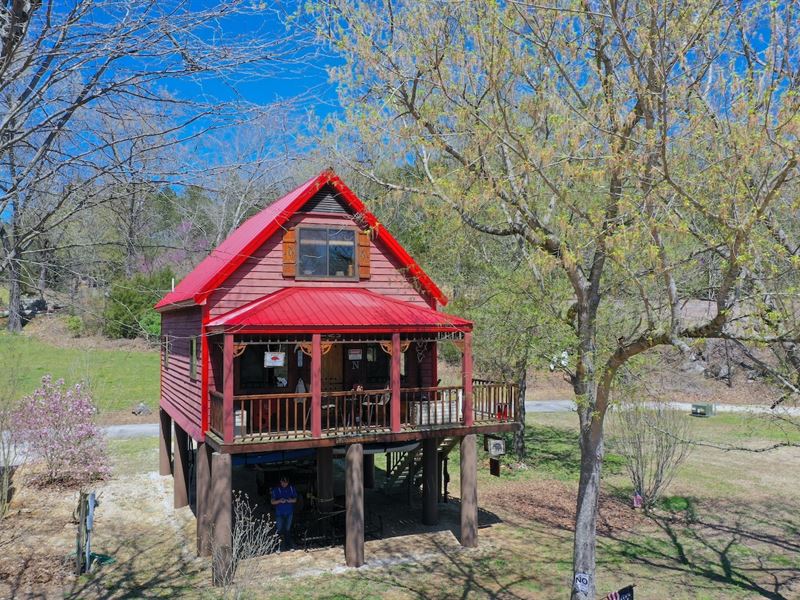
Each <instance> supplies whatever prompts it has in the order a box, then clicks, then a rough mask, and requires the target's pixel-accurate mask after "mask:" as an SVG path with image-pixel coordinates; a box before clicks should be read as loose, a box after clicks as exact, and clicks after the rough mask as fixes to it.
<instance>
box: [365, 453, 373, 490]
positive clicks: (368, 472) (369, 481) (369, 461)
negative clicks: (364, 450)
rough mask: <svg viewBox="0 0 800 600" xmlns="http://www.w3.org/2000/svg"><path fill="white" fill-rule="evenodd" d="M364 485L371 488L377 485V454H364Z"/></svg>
mask: <svg viewBox="0 0 800 600" xmlns="http://www.w3.org/2000/svg"><path fill="white" fill-rule="evenodd" d="M364 487H365V488H366V489H368V490H371V489H373V488H374V487H375V455H374V454H365V455H364Z"/></svg>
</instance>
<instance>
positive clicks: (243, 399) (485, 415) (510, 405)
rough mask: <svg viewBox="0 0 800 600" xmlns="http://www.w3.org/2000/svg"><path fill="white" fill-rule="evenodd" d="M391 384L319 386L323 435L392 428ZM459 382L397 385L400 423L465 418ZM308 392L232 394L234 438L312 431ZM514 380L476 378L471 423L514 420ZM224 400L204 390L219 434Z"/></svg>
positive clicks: (421, 425) (423, 424)
mask: <svg viewBox="0 0 800 600" xmlns="http://www.w3.org/2000/svg"><path fill="white" fill-rule="evenodd" d="M391 395H392V394H391V390H389V389H383V390H364V391H359V392H354V391H346V392H322V397H321V402H320V422H321V425H322V436H323V437H324V436H345V435H358V434H365V433H367V434H368V433H388V432H390V431H391ZM463 403H464V391H463V388H462V387H461V386H445V387H420V388H403V389H401V390H400V427H401V429H403V430H424V429H430V428H432V427H439V426H448V425H450V426H458V425H460V424H462V423H463V422H464V414H463V412H464V411H463ZM311 405H312V400H311V394H310V393H304V394H252V395H239V396H234V397H233V435H234V439H235V440H242V439H246V440H258V439H296V438H304V437H311V435H312V433H311V421H312V415H311ZM517 405H518V392H517V388H516V386H514V385H512V384H503V383H477V382H476V383H475V384H474V385H473V397H472V407H473V408H472V410H473V419H474V423H476V424H481V425H485V424H492V423H498V422H500V423H502V422H508V421H513V420H514V418H515V415H516V414H517ZM224 425H225V423H224V400H223V395H222V394H221V393H220V392H218V391H216V390H211V391H210V392H209V427H210V429H211V431H212V432H214V433H215V434H217V435H218V436H219V437H221V438H224Z"/></svg>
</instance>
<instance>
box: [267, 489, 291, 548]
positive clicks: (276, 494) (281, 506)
mask: <svg viewBox="0 0 800 600" xmlns="http://www.w3.org/2000/svg"><path fill="white" fill-rule="evenodd" d="M296 502H297V490H295V489H294V486H293V485H289V478H288V477H286V476H285V475H284V476H282V477H281V480H280V485H279V486H278V487H274V488H272V506H274V507H275V523H276V525H277V527H278V535H280V536H281V547H282V549H284V550H289V549H291V547H292V517H293V516H294V505H295V503H296Z"/></svg>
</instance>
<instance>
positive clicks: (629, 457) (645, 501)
mask: <svg viewBox="0 0 800 600" xmlns="http://www.w3.org/2000/svg"><path fill="white" fill-rule="evenodd" d="M620 393H621V394H624V395H625V396H626V399H625V400H623V401H621V402H619V403H617V404H616V405H615V407H614V417H615V418H614V421H615V423H614V424H615V425H616V427H615V431H614V433H615V436H614V438H615V442H616V444H615V448H616V449H617V450H618V451H619V452H620V453H621V454H622V456H624V457H625V465H626V467H627V469H628V474H629V475H630V478H631V483H632V484H633V488H634V491H635V492H638V493H639V494H641V496H642V506H643V507H644V509H645V510H646V511H649V510H650V509H652V508H653V507H654V506H655V504H656V502H657V501H658V499H659V498H660V497H661V495H662V493H663V492H664V490H665V489H666V488H667V487H668V486H669V484H670V482H671V481H672V479H673V477H674V476H675V473H676V472H677V470H678V468H679V467H680V466H681V464H683V462H684V461H685V460H686V459H687V458H688V457H689V455H690V454H691V450H692V449H693V447H694V446H693V442H694V439H693V435H692V428H691V422H690V417H689V416H687V415H686V414H684V413H683V412H681V411H679V410H677V409H676V408H674V407H672V406H670V405H669V404H668V403H666V402H663V401H652V402H643V401H641V400H639V401H637V400H634V399H632V398H631V397H630V396H631V394H632V393H635V392H634V390H631V389H629V388H626V389H624V390H621V391H620ZM620 393H618V395H620Z"/></svg>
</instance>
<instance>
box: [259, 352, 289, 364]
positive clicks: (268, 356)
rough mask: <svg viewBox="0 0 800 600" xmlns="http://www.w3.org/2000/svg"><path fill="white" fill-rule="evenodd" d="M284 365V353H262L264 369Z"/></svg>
mask: <svg viewBox="0 0 800 600" xmlns="http://www.w3.org/2000/svg"><path fill="white" fill-rule="evenodd" d="M285 364H286V352H264V366H265V367H282V366H283V365H285Z"/></svg>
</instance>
